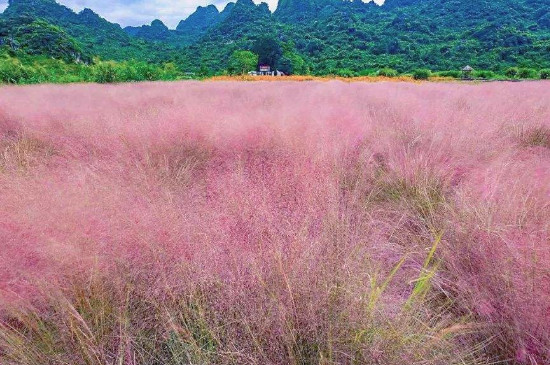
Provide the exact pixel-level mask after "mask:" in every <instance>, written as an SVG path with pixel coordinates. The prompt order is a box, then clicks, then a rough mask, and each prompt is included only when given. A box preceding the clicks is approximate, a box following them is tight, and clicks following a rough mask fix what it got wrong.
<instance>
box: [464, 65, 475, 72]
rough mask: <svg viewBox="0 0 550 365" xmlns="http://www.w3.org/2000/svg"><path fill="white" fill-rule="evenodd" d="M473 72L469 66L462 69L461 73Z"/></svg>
mask: <svg viewBox="0 0 550 365" xmlns="http://www.w3.org/2000/svg"><path fill="white" fill-rule="evenodd" d="M473 70H474V69H473V68H472V67H470V66H469V65H468V66H466V67H464V68H463V69H462V71H473Z"/></svg>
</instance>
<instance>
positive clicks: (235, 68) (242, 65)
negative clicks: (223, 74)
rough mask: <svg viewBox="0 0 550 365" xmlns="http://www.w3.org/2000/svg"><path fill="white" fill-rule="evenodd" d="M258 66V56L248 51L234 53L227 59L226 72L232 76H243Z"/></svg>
mask: <svg viewBox="0 0 550 365" xmlns="http://www.w3.org/2000/svg"><path fill="white" fill-rule="evenodd" d="M257 66H258V55H256V54H254V53H252V52H250V51H235V52H233V54H232V55H231V57H230V58H229V65H228V67H227V70H228V71H229V73H230V74H232V75H244V74H245V73H247V72H249V71H252V70H255V69H256V67H257Z"/></svg>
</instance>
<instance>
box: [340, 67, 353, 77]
mask: <svg viewBox="0 0 550 365" xmlns="http://www.w3.org/2000/svg"><path fill="white" fill-rule="evenodd" d="M336 76H340V77H354V76H355V72H353V71H352V70H350V69H349V68H340V69H338V70H336Z"/></svg>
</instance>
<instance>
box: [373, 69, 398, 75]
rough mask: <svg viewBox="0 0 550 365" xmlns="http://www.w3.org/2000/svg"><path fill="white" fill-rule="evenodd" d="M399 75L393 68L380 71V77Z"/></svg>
mask: <svg viewBox="0 0 550 365" xmlns="http://www.w3.org/2000/svg"><path fill="white" fill-rule="evenodd" d="M397 75H398V73H397V71H396V70H394V69H392V68H382V69H380V70H378V76H384V77H396V76H397Z"/></svg>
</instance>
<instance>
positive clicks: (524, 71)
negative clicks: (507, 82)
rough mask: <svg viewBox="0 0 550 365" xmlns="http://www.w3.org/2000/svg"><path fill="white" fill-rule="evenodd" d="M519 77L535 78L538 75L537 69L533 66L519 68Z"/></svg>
mask: <svg viewBox="0 0 550 365" xmlns="http://www.w3.org/2000/svg"><path fill="white" fill-rule="evenodd" d="M518 77H519V78H520V79H535V78H536V77H537V71H536V70H534V69H532V68H520V69H519V70H518Z"/></svg>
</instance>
